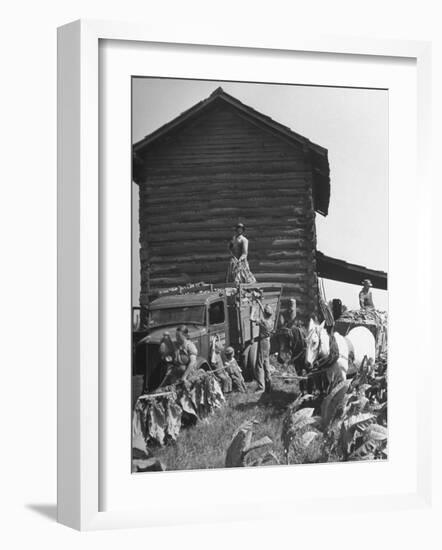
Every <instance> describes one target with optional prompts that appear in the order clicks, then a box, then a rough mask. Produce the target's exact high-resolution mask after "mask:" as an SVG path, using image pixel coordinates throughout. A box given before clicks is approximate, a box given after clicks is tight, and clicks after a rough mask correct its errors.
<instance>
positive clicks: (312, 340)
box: [305, 319, 376, 385]
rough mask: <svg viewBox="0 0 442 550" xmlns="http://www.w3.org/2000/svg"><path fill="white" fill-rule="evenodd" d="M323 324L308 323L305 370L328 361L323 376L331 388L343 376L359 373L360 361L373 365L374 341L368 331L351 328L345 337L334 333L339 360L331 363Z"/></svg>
mask: <svg viewBox="0 0 442 550" xmlns="http://www.w3.org/2000/svg"><path fill="white" fill-rule="evenodd" d="M324 324H325V321H324V322H322V323H321V324H320V325H318V324H316V323H315V322H314V321H313V319H310V325H309V330H308V334H307V338H306V351H305V362H306V365H307V368H308V369H309V370H311V369H312V368H313V366H314V365H315V364H316V363H317V362H319V363H322V362H324V363H326V362H327V360H330V361H332V362H331V364H330V366H329V367H328V368H327V369H326V373H327V378H328V381H329V383H330V384H333V385H334V384H338V383H339V382H342V381H344V380H345V379H346V378H347V375H349V374H352V373H354V372H356V371H357V370H359V368H360V367H361V365H362V363H363V362H364V360H365V361H371V362H374V360H375V353H376V344H375V338H374V336H373V334H372V333H371V332H370V330H369V329H368V328H366V327H355V328H352V329H351V330H350V331H349V333H348V334H347V336H345V337H344V336H341V335H340V334H338V333H337V332H335V333H334V338H335V341H336V344H337V348H338V351H339V356H338V357H337V358H336V360H333V350H331V345H330V344H331V338H330V335H329V334H328V332H327V331H326V330H325V328H324Z"/></svg>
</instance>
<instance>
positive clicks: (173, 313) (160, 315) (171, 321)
mask: <svg viewBox="0 0 442 550" xmlns="http://www.w3.org/2000/svg"><path fill="white" fill-rule="evenodd" d="M205 309H206V308H205V306H191V307H171V308H167V309H153V310H151V312H150V321H149V326H151V327H153V326H162V325H187V324H189V325H204V311H205Z"/></svg>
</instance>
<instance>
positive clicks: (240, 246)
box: [226, 223, 256, 284]
mask: <svg viewBox="0 0 442 550" xmlns="http://www.w3.org/2000/svg"><path fill="white" fill-rule="evenodd" d="M244 230H245V227H244V224H242V223H238V224H237V226H236V227H235V235H234V236H233V237H232V239H231V240H230V241H229V250H230V254H231V258H230V263H229V268H228V270H227V280H226V282H227V283H236V284H239V283H256V279H255V277H254V276H253V275H252V272H251V271H250V267H249V263H248V261H247V254H248V252H249V241H248V239H247V238H246V237H245V235H244Z"/></svg>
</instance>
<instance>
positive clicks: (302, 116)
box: [132, 78, 388, 309]
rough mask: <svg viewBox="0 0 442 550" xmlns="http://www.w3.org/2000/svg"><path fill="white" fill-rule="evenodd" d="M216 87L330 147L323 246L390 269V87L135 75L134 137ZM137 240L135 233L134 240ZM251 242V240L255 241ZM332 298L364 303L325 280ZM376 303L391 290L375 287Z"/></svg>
mask: <svg viewBox="0 0 442 550" xmlns="http://www.w3.org/2000/svg"><path fill="white" fill-rule="evenodd" d="M218 86H222V88H223V89H224V90H225V91H226V92H227V93H229V94H231V95H233V96H235V97H236V98H238V99H239V100H240V101H242V102H244V103H245V104H247V105H249V106H251V107H253V108H254V109H256V110H258V111H260V112H262V113H264V114H266V115H268V116H270V117H272V118H273V119H274V120H276V121H278V122H281V123H282V124H284V125H286V126H289V127H290V128H291V129H292V130H294V131H295V132H297V133H299V134H302V135H303V136H305V137H306V138H308V139H310V140H311V141H313V142H315V143H317V144H318V145H321V146H322V147H325V148H326V149H328V158H329V163H330V178H331V198H330V209H329V215H328V216H327V217H325V218H324V217H323V216H321V215H319V214H318V215H317V216H316V227H317V238H318V250H321V252H324V253H325V254H328V255H330V256H334V257H336V258H340V259H342V260H346V261H349V262H354V263H357V264H360V265H364V266H366V267H370V268H373V269H380V270H383V271H388V92H387V91H384V90H359V89H354V88H330V87H317V86H294V85H281V84H250V83H231V82H215V81H198V80H173V79H157V78H137V79H133V103H132V105H133V111H132V118H133V142H137V141H138V140H140V139H141V138H143V137H144V136H145V135H147V134H150V133H151V132H152V131H153V130H155V129H156V128H158V127H159V126H162V125H163V124H164V123H166V122H168V121H170V120H172V119H173V118H175V117H176V116H178V115H179V114H180V113H182V112H183V111H185V110H186V109H188V108H189V107H191V106H192V105H194V104H195V103H197V102H199V101H201V99H204V98H206V97H207V96H208V95H210V94H211V93H212V92H213V90H215V89H216V88H217V87H218ZM134 191H135V192H134V201H133V214H134V215H133V224H134V235H135V236H136V242H135V243H134V253H133V257H134V258H133V260H134V264H133V273H134V281H133V283H134V284H133V299H134V304H137V303H138V296H139V260H138V203H137V198H138V193H137V189H136V186H135V185H134ZM134 240H135V239H134ZM251 246H253V243H251ZM325 290H326V294H327V299H331V298H341V299H342V301H343V302H344V303H345V304H346V305H347V306H349V307H350V308H352V309H353V308H357V307H358V298H357V294H358V292H359V287H358V286H354V285H348V284H344V283H338V282H335V281H328V280H325ZM373 295H374V300H375V305H376V307H379V308H380V309H387V292H384V291H380V290H376V289H374V291H373Z"/></svg>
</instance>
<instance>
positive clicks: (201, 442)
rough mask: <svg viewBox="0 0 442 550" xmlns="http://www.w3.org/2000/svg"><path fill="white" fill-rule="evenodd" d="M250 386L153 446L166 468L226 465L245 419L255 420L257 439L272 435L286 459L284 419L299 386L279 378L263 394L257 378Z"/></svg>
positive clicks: (277, 452)
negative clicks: (174, 438) (172, 437)
mask: <svg viewBox="0 0 442 550" xmlns="http://www.w3.org/2000/svg"><path fill="white" fill-rule="evenodd" d="M247 386H248V393H231V394H228V395H227V396H226V403H225V404H224V406H223V407H222V408H221V409H219V410H218V411H216V412H215V413H214V414H213V415H211V416H210V417H208V418H207V419H205V420H201V421H199V422H197V423H196V424H195V425H194V426H189V427H187V428H183V429H182V430H181V432H180V434H179V436H178V440H177V441H176V442H175V443H169V444H167V445H166V446H164V447H160V446H155V447H154V446H152V447H151V448H150V450H151V451H152V454H153V455H154V456H155V457H156V458H158V459H160V460H161V462H162V463H163V464H164V466H165V467H166V469H167V470H192V469H210V468H223V467H224V463H225V457H226V450H227V448H228V446H229V445H230V442H231V440H232V436H233V434H234V432H235V431H236V430H237V428H238V427H239V426H240V425H241V424H242V423H243V422H245V421H246V420H256V421H257V424H256V428H255V430H254V439H258V438H260V437H263V436H265V435H266V436H268V437H270V438H271V439H272V441H273V443H274V445H273V448H272V450H273V452H274V454H275V455H276V456H277V457H278V459H279V460H280V462H281V463H283V462H284V450H283V446H282V442H281V428H282V421H283V417H284V413H285V411H286V409H287V406H288V405H289V404H290V403H292V402H293V401H294V400H295V398H296V396H297V395H298V394H299V389H298V386H297V384H296V383H290V384H284V383H283V382H276V383H275V384H274V388H273V391H272V392H271V393H264V394H255V393H254V389H255V383H254V382H251V383H249V384H247ZM310 406H311V405H310Z"/></svg>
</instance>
